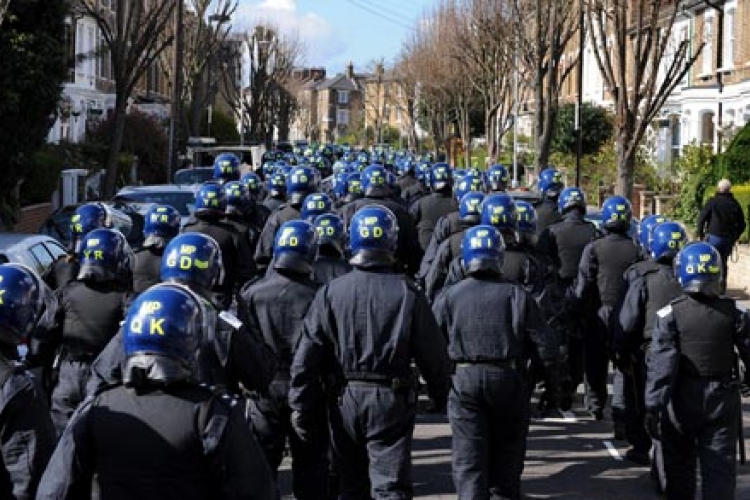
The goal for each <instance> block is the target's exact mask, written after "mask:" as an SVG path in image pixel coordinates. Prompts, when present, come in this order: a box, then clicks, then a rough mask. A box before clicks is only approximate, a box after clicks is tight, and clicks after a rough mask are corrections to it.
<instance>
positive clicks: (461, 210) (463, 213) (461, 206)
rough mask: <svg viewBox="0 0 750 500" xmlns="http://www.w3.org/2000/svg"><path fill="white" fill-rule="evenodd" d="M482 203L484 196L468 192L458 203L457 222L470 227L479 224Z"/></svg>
mask: <svg viewBox="0 0 750 500" xmlns="http://www.w3.org/2000/svg"><path fill="white" fill-rule="evenodd" d="M482 201H484V195H483V194H482V193H479V192H476V191H470V192H468V193H466V194H465V195H463V197H462V198H461V201H460V202H459V203H458V218H459V220H461V222H466V223H468V224H472V225H473V224H479V220H480V219H481V214H482Z"/></svg>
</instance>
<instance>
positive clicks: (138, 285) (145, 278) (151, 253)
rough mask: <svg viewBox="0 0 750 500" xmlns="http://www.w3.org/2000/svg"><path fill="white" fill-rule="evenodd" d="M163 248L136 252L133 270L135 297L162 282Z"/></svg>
mask: <svg viewBox="0 0 750 500" xmlns="http://www.w3.org/2000/svg"><path fill="white" fill-rule="evenodd" d="M163 254H164V248H163V247H157V246H153V247H142V248H140V249H139V250H137V251H136V252H135V267H134V268H133V295H134V296H136V295H139V294H141V293H143V292H145V291H146V290H148V289H149V288H151V287H152V286H153V285H156V284H157V283H160V282H161V258H162V255H163Z"/></svg>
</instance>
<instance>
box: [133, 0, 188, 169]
mask: <svg viewBox="0 0 750 500" xmlns="http://www.w3.org/2000/svg"><path fill="white" fill-rule="evenodd" d="M175 2H176V3H177V5H176V8H175V12H174V17H175V21H174V23H175V25H174V30H175V37H174V54H173V57H172V64H173V66H172V109H171V111H170V117H169V151H168V153H167V181H168V182H169V181H171V179H172V169H173V168H174V167H175V163H176V161H175V159H176V158H175V153H176V149H177V141H178V139H179V136H180V134H179V129H180V119H181V118H182V55H183V54H182V52H183V50H184V47H183V46H184V42H183V33H184V32H183V27H182V20H183V17H184V11H185V4H184V3H183V0H175ZM119 3H122V2H119Z"/></svg>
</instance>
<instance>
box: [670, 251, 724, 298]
mask: <svg viewBox="0 0 750 500" xmlns="http://www.w3.org/2000/svg"><path fill="white" fill-rule="evenodd" d="M674 266H675V274H676V275H677V281H678V282H679V283H680V286H681V287H682V289H683V291H685V292H688V293H699V294H703V295H708V296H718V295H721V292H722V285H721V280H722V276H723V273H724V270H723V269H722V266H723V264H722V261H721V255H719V252H718V250H716V249H715V248H714V247H713V246H711V245H709V244H708V243H705V242H703V241H696V242H694V243H690V244H689V245H686V246H685V247H684V248H683V249H682V250H680V251H679V252H678V253H677V256H676V257H675V259H674Z"/></svg>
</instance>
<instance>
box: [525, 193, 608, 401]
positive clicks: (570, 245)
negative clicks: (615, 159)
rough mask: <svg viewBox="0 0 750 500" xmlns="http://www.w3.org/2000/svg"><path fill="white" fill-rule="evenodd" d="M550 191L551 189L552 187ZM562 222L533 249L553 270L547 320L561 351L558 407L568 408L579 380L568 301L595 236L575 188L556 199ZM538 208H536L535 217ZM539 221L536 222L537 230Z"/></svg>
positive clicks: (578, 340)
mask: <svg viewBox="0 0 750 500" xmlns="http://www.w3.org/2000/svg"><path fill="white" fill-rule="evenodd" d="M552 189H554V188H552ZM557 205H558V210H559V211H560V213H561V214H562V219H561V220H560V221H558V222H555V223H553V224H551V225H550V226H549V227H547V228H546V229H544V230H543V232H542V234H541V235H540V237H539V241H538V242H537V249H538V251H539V252H540V253H541V254H542V255H546V256H547V258H548V259H549V260H550V262H551V263H552V266H553V269H554V282H553V284H552V285H551V286H548V287H547V291H546V292H547V295H548V297H547V300H548V301H549V302H548V304H549V306H547V308H548V310H551V311H554V315H553V316H551V317H548V318H547V319H548V321H549V322H550V324H551V325H552V326H553V328H555V329H556V330H557V331H558V336H559V338H560V340H561V342H562V343H563V344H562V346H561V348H562V349H563V351H565V354H564V360H563V364H564V366H563V369H564V371H565V373H566V375H565V376H564V377H561V379H562V380H561V382H560V394H561V396H560V408H561V409H563V410H568V409H570V406H571V405H572V402H573V395H574V394H575V392H576V388H577V387H578V385H579V384H580V383H581V382H582V381H583V342H582V331H581V324H580V322H579V317H578V311H574V310H573V309H572V307H573V304H571V302H570V301H569V300H568V299H569V297H570V296H571V295H572V286H573V283H574V281H575V279H576V277H577V275H578V267H579V264H580V262H581V256H582V255H583V250H584V248H585V247H586V245H587V244H588V243H589V242H591V241H592V240H593V239H594V238H596V237H597V236H598V232H597V229H596V226H594V224H593V223H591V222H588V221H586V220H584V218H583V216H584V214H585V213H586V197H585V195H584V194H583V191H581V190H580V189H579V188H577V187H568V188H565V189H563V191H562V193H560V196H559V198H558V204H557ZM539 211H540V207H538V209H537V215H539ZM540 224H541V220H539V218H538V220H537V230H539V225H540Z"/></svg>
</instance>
